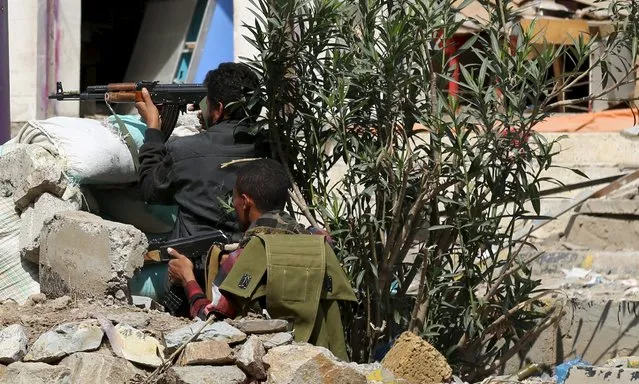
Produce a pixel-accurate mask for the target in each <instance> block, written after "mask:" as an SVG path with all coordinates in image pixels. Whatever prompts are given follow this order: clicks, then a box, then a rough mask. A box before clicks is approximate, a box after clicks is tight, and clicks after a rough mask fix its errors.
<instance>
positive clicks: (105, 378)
mask: <svg viewBox="0 0 639 384" xmlns="http://www.w3.org/2000/svg"><path fill="white" fill-rule="evenodd" d="M59 366H64V367H67V368H69V370H70V371H71V380H70V382H69V383H70V384H85V383H100V384H122V383H128V382H130V381H131V379H133V378H134V377H135V375H138V374H144V371H142V370H140V369H138V368H136V367H135V366H133V364H131V363H129V362H128V361H126V360H124V359H120V358H118V357H113V356H107V355H104V354H98V353H86V352H79V353H74V354H73V355H71V356H68V357H66V358H64V360H62V361H61V362H60V364H59Z"/></svg>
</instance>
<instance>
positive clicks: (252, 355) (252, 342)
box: [236, 335, 266, 380]
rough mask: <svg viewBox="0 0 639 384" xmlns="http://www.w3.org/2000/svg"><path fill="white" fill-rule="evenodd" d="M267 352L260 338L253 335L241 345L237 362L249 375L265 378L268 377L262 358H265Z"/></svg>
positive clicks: (259, 378)
mask: <svg viewBox="0 0 639 384" xmlns="http://www.w3.org/2000/svg"><path fill="white" fill-rule="evenodd" d="M265 353H266V351H265V350H264V346H263V345H262V342H261V341H260V339H259V338H258V337H257V336H255V335H251V336H249V338H248V339H247V340H246V342H245V343H244V344H242V346H241V347H240V350H239V352H238V353H237V356H236V359H237V361H236V364H237V366H238V367H240V368H241V369H242V370H243V371H244V373H246V374H247V375H248V376H249V377H252V378H255V379H257V380H264V379H266V369H265V368H264V363H263V362H262V358H264V354H265Z"/></svg>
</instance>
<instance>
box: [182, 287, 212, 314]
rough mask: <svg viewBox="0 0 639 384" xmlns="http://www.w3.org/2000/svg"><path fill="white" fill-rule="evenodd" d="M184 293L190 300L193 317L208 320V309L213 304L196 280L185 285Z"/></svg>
mask: <svg viewBox="0 0 639 384" xmlns="http://www.w3.org/2000/svg"><path fill="white" fill-rule="evenodd" d="M184 292H185V293H186V297H187V298H188V300H189V307H190V310H189V312H190V313H191V317H192V318H196V317H199V318H200V319H202V320H206V318H207V317H208V311H206V307H207V306H208V305H209V304H211V300H209V299H207V298H206V295H205V294H204V292H203V291H202V288H201V287H200V285H199V284H198V283H197V282H196V281H195V280H191V281H189V282H188V283H186V284H185V285H184Z"/></svg>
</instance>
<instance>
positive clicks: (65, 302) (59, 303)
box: [50, 296, 71, 311]
mask: <svg viewBox="0 0 639 384" xmlns="http://www.w3.org/2000/svg"><path fill="white" fill-rule="evenodd" d="M69 304H71V298H70V297H69V296H62V297H58V298H57V299H55V300H53V301H51V304H50V305H51V308H53V309H55V310H57V311H61V310H63V309H65V308H67V307H68V306H69Z"/></svg>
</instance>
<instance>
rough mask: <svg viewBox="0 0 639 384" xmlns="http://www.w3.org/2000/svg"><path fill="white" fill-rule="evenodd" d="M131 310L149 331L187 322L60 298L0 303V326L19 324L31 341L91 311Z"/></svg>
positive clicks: (110, 313) (117, 312)
mask: <svg viewBox="0 0 639 384" xmlns="http://www.w3.org/2000/svg"><path fill="white" fill-rule="evenodd" d="M131 312H138V313H141V314H144V315H143V316H138V317H142V318H146V319H148V325H146V326H145V328H146V329H148V330H150V331H152V332H153V333H156V332H167V331H172V330H174V329H177V328H180V327H182V326H184V325H186V324H189V323H190V320H189V319H186V318H178V317H173V316H171V315H169V314H168V313H165V312H159V311H155V310H150V311H147V310H143V309H139V308H136V307H134V306H127V305H118V304H114V305H111V306H108V305H105V304H104V303H102V302H98V301H94V300H71V299H70V298H69V297H61V298H59V299H55V300H45V301H43V302H39V303H33V302H29V301H28V302H27V304H26V305H24V306H20V305H18V304H16V303H15V302H12V301H7V302H4V303H2V304H0V328H4V327H6V326H8V325H11V324H20V325H22V326H23V327H24V329H25V332H26V334H27V337H28V338H29V344H31V343H33V342H34V341H35V340H36V339H37V338H38V337H39V336H40V335H41V334H42V333H44V332H46V331H48V330H50V329H51V328H53V327H55V326H57V325H59V324H64V323H68V322H73V321H82V320H87V319H93V318H94V314H102V315H104V316H106V317H107V318H108V317H110V316H114V315H116V316H117V315H123V314H126V313H131Z"/></svg>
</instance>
